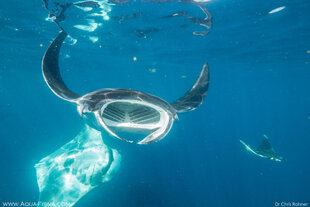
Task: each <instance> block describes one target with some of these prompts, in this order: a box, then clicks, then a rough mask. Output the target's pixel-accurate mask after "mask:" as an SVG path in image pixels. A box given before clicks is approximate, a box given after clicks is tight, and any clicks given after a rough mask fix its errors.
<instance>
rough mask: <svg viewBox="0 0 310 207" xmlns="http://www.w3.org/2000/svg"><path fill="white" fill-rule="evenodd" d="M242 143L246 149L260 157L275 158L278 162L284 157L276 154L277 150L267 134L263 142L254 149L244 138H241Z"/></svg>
mask: <svg viewBox="0 0 310 207" xmlns="http://www.w3.org/2000/svg"><path fill="white" fill-rule="evenodd" d="M240 143H241V144H242V145H243V146H244V147H245V149H246V150H248V151H249V152H251V153H253V154H255V155H257V156H259V157H263V158H267V159H270V160H274V161H277V162H281V161H282V160H283V157H281V156H278V155H277V154H276V152H275V150H274V149H273V147H272V146H271V144H270V142H269V139H268V137H267V136H266V135H264V138H263V140H262V142H261V144H260V145H259V146H258V147H257V148H256V149H252V148H251V147H250V146H249V145H247V144H246V143H244V142H243V141H242V140H240Z"/></svg>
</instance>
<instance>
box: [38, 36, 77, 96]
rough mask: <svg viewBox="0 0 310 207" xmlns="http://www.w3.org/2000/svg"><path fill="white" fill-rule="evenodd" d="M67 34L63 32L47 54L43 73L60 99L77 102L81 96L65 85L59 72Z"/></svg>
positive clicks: (44, 59)
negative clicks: (62, 48)
mask: <svg viewBox="0 0 310 207" xmlns="http://www.w3.org/2000/svg"><path fill="white" fill-rule="evenodd" d="M66 37H67V33H66V32H65V31H64V30H61V31H60V33H59V34H58V35H57V36H56V38H55V39H54V40H53V42H52V43H51V44H50V46H49V47H48V49H47V50H46V52H45V55H44V57H43V60H42V72H43V76H44V79H45V82H46V83H47V85H48V86H49V88H50V89H51V90H52V91H53V92H54V93H55V94H56V95H57V96H58V97H60V98H62V99H64V100H66V101H70V102H75V100H76V99H77V98H79V97H80V95H78V94H76V93H74V92H72V91H71V90H70V89H68V87H67V86H66V84H65V83H64V81H63V79H62V77H61V74H60V71H59V61H58V59H59V51H60V48H61V45H62V43H63V41H64V40H65V39H66Z"/></svg>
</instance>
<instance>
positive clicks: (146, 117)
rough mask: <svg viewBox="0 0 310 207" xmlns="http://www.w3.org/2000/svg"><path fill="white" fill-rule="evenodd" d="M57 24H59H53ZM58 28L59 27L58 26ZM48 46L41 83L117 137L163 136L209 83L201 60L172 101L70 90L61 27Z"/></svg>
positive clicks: (143, 141) (106, 91) (113, 91)
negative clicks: (192, 77)
mask: <svg viewBox="0 0 310 207" xmlns="http://www.w3.org/2000/svg"><path fill="white" fill-rule="evenodd" d="M57 25H58V26H59V24H57ZM59 27H60V26H59ZM60 29H61V31H60V32H59V34H58V35H57V36H56V37H55V39H54V40H53V42H52V43H51V44H50V45H49V47H48V49H47V50H46V52H45V55H44V57H43V61H42V71H43V76H44V79H45V82H46V83H47V85H48V86H49V88H50V89H51V90H52V91H53V93H54V94H56V95H57V96H58V97H59V98H61V99H63V100H65V101H68V102H70V103H73V104H75V105H76V106H77V110H78V113H79V115H80V116H81V117H83V118H84V119H85V120H86V121H87V123H88V124H89V125H90V126H91V127H93V128H94V129H96V130H98V131H104V132H108V134H110V135H112V137H116V138H118V139H120V140H123V141H126V142H129V143H137V144H150V143H153V142H157V141H159V140H161V139H163V138H164V137H165V136H166V135H167V134H168V132H169V131H170V129H171V127H172V124H173V122H174V120H176V119H178V113H183V112H188V111H192V110H194V109H196V108H197V107H198V106H199V105H200V104H201V103H202V102H203V100H204V98H205V96H206V94H207V90H208V86H209V68H208V64H207V63H205V64H204V65H203V67H202V70H201V72H200V75H199V77H198V79H197V80H196V82H195V83H194V85H193V86H192V88H191V89H190V90H189V91H187V92H186V93H185V94H184V95H183V96H182V97H180V98H179V99H177V100H176V101H174V102H172V103H168V102H166V101H165V100H163V99H161V98H159V97H156V96H154V95H151V94H148V93H144V92H141V91H136V90H131V89H110V88H106V89H100V90H96V91H93V92H90V93H87V94H84V95H80V94H78V93H75V92H73V91H72V90H70V89H69V88H68V87H67V85H66V84H65V82H64V80H63V79H62V77H61V73H60V68H59V52H60V49H61V46H62V43H63V42H64V40H65V38H66V37H67V32H66V31H65V30H64V29H63V28H61V27H60ZM138 131H143V132H144V133H145V134H146V136H145V137H143V138H141V139H138V140H137V139H135V138H132V139H131V138H130V139H129V138H123V137H121V136H120V135H119V133H118V132H138Z"/></svg>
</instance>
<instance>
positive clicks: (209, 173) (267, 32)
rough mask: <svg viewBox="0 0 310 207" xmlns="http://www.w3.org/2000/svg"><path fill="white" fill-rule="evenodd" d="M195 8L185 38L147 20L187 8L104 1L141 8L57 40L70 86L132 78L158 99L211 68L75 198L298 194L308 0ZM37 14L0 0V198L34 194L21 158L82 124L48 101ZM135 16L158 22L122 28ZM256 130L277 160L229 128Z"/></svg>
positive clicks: (31, 173) (274, 197)
mask: <svg viewBox="0 0 310 207" xmlns="http://www.w3.org/2000/svg"><path fill="white" fill-rule="evenodd" d="M206 5H207V8H208V10H209V11H210V12H211V13H212V15H213V25H212V28H211V29H210V33H209V34H208V35H206V36H194V35H192V32H193V31H195V30H197V29H198V30H199V29H203V28H202V27H201V26H197V25H196V26H189V27H185V28H180V27H176V26H175V25H181V24H185V23H188V22H185V23H184V22H183V19H182V18H181V19H180V20H175V19H172V20H162V19H160V18H157V17H161V16H165V15H169V14H171V13H173V12H177V11H182V10H187V11H190V12H192V13H195V14H196V13H197V16H199V15H201V11H200V10H199V8H198V7H197V6H194V5H191V4H181V3H176V2H171V3H165V4H158V3H156V4H155V3H149V2H148V3H146V2H144V3H141V2H140V3H139V2H137V3H134V2H131V3H128V4H124V5H116V6H115V9H114V10H112V14H114V15H121V14H130V13H133V12H135V11H141V12H143V14H145V15H144V16H143V17H140V18H136V19H133V20H128V21H126V23H123V24H119V23H117V22H115V21H112V20H109V21H106V22H104V23H103V24H104V25H102V27H101V28H100V29H99V31H98V32H96V35H97V36H98V37H99V40H98V42H96V43H92V42H91V41H89V40H88V39H87V38H83V35H85V33H86V32H81V33H80V34H78V33H75V36H74V35H72V36H73V37H74V38H77V39H78V42H77V44H75V45H70V44H64V46H63V49H62V52H61V57H62V58H61V60H60V61H61V68H62V73H63V76H64V79H65V81H66V83H67V85H69V86H70V88H72V89H74V90H75V91H77V92H79V93H80V94H83V93H87V92H89V91H92V90H96V89H99V88H132V89H136V90H141V91H144V92H147V93H151V94H154V95H157V96H159V97H162V98H164V99H165V100H167V101H169V102H171V101H173V100H175V99H177V98H178V97H180V96H181V95H182V94H183V93H184V92H185V91H186V90H188V89H189V88H190V87H191V85H192V84H193V83H194V81H195V79H196V78H197V76H198V74H199V71H200V69H201V67H202V65H203V62H204V61H208V63H209V66H210V88H209V91H208V94H207V97H206V99H205V102H204V103H203V104H202V105H201V106H200V107H199V108H198V109H197V110H195V111H193V112H190V113H184V114H180V115H179V118H180V120H179V121H178V122H176V123H175V124H174V126H173V128H172V130H171V131H170V133H169V134H168V135H167V137H165V138H164V139H163V140H162V141H160V142H157V143H154V144H150V145H147V146H136V145H129V146H128V145H126V146H124V147H122V148H121V149H120V153H121V154H122V157H123V159H122V163H121V168H120V170H119V172H118V174H117V176H115V177H114V178H113V179H112V180H111V181H110V182H109V183H106V184H103V185H101V186H99V187H98V188H95V189H94V190H92V191H91V192H90V193H88V194H87V195H86V196H84V197H83V198H82V199H81V200H80V201H79V202H78V203H77V204H76V206H77V207H88V206H106V207H125V206H126V207H133V206H145V207H151V206H152V207H155V206H158V207H159V206H163V207H176V206H184V207H189V206H197V207H201V206H210V207H227V206H236V207H250V206H251V207H252V206H253V207H269V206H275V202H287V203H289V202H304V203H309V202H310V189H309V186H310V165H309V163H310V162H309V161H310V150H309V148H310V141H309V138H310V108H309V106H310V93H309V90H310V81H309V80H310V21H309V19H310V12H309V10H310V1H309V0H296V1H289V0H281V1H279V0H275V1H267V2H266V1H263V2H262V1H258V0H255V1H246V0H235V1H226V0H222V1H211V2H208V3H207V4H206ZM281 6H285V7H286V8H285V9H283V10H282V11H279V12H277V13H273V14H269V13H268V12H269V11H271V10H273V9H275V8H278V7H281ZM113 12H114V13H113ZM47 14H48V12H47V11H46V10H45V8H44V7H43V3H42V2H40V1H16V0H11V1H1V2H0V23H1V27H0V45H1V50H0V117H1V118H0V157H1V158H0V166H1V167H0V168H1V170H0V201H1V202H4V201H28V202H33V201H37V200H38V199H39V189H38V186H37V181H36V172H35V169H34V164H35V163H37V162H38V161H39V160H40V159H42V158H43V157H45V156H47V155H49V154H50V153H52V152H54V151H55V150H57V149H58V148H60V147H61V146H62V145H64V144H65V143H67V142H69V141H70V140H71V139H73V138H74V137H75V135H76V134H77V133H78V132H79V131H80V130H81V128H82V126H83V125H84V122H83V120H81V118H80V117H79V115H78V113H77V112H76V108H75V106H73V105H70V104H69V103H67V102H65V101H63V100H61V99H59V98H57V97H56V96H55V95H54V94H53V93H52V92H51V91H50V89H49V88H48V87H47V85H46V83H45V82H44V79H43V77H42V73H41V60H42V57H43V54H44V52H45V50H46V48H47V46H48V45H49V44H50V42H51V41H52V39H53V38H54V37H55V35H56V34H57V33H58V28H57V27H56V26H55V25H54V24H53V23H51V22H47V21H46V20H45V18H46V17H47ZM201 16H202V17H203V15H201ZM188 24H189V23H188ZM146 27H147V28H160V29H159V30H158V32H154V33H152V34H150V36H148V38H141V37H138V36H136V35H135V34H134V33H133V30H134V29H139V28H146ZM84 37H85V36H84ZM100 45H101V46H100ZM99 46H100V47H99ZM307 51H308V52H307ZM66 55H67V56H66ZM65 56H66V57H67V58H65ZM133 57H136V58H137V60H136V61H133ZM151 69H156V71H155V72H154V71H153V72H152V70H151ZM263 134H266V135H268V137H269V139H270V141H271V143H272V145H273V146H274V148H275V150H276V151H277V152H278V153H279V155H282V156H283V157H284V158H285V160H284V161H283V162H280V163H279V162H273V161H270V160H267V159H263V158H259V157H256V156H254V155H251V154H249V153H248V152H246V151H245V150H244V149H243V147H242V146H241V145H240V143H239V139H240V138H242V139H243V140H245V141H246V142H247V143H249V144H250V145H251V146H255V145H257V144H259V142H260V140H261V139H262V136H263ZM1 205H2V203H1ZM308 205H309V204H308Z"/></svg>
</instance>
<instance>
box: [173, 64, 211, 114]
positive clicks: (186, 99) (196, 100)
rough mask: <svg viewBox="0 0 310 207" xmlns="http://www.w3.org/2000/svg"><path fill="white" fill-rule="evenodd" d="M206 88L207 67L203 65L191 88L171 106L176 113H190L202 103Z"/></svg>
mask: <svg viewBox="0 0 310 207" xmlns="http://www.w3.org/2000/svg"><path fill="white" fill-rule="evenodd" d="M208 87H209V67H208V64H207V63H205V64H204V65H203V67H202V70H201V72H200V75H199V77H198V79H197V80H196V82H195V84H194V85H193V87H192V88H191V89H190V90H189V91H188V92H187V93H185V94H184V95H183V96H182V97H181V98H179V99H178V100H176V101H175V102H173V103H172V104H171V105H172V106H173V107H174V109H175V110H176V111H177V112H178V113H181V112H187V111H192V110H194V109H196V108H197V107H198V106H199V105H200V104H201V103H202V101H203V100H204V98H205V96H206V94H207V91H208Z"/></svg>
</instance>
